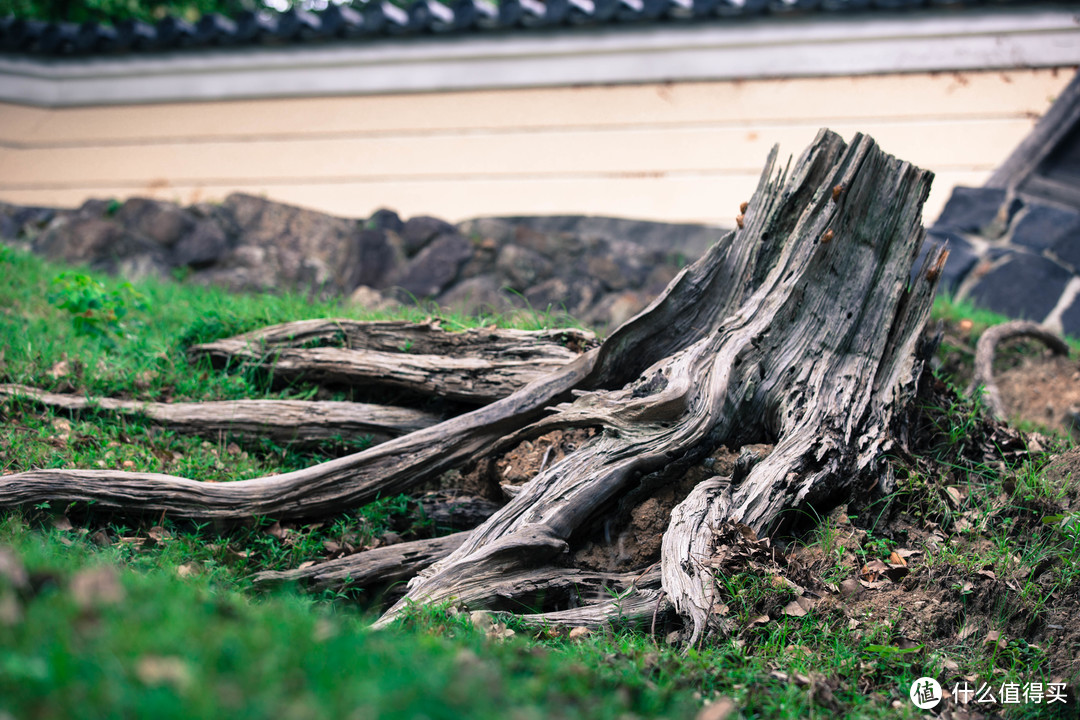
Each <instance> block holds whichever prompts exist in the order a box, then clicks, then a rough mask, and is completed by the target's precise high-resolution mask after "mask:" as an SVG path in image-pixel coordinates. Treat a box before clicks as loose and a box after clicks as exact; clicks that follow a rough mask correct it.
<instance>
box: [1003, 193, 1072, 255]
mask: <svg viewBox="0 0 1080 720" xmlns="http://www.w3.org/2000/svg"><path fill="white" fill-rule="evenodd" d="M1078 235H1080V213H1076V212H1073V211H1071V210H1059V209H1058V208H1052V207H1047V206H1045V205H1029V206H1028V209H1027V212H1025V213H1024V215H1023V217H1021V218H1020V220H1019V221H1017V223H1016V226H1015V227H1014V228H1013V234H1012V242H1013V243H1014V244H1016V245H1023V246H1024V247H1029V248H1032V249H1033V250H1038V251H1040V252H1041V251H1043V250H1048V249H1051V248H1053V247H1055V246H1056V245H1057V244H1058V243H1059V241H1061V240H1063V239H1065V238H1073V239H1074V240H1073V242H1076V240H1077V239H1078V238H1077V236H1078ZM1068 244H1070V243H1065V245H1066V246H1067V245H1068ZM1065 249H1066V252H1068V248H1067V247H1066V248H1065ZM1069 254H1070V255H1075V256H1080V247H1078V248H1076V250H1074V251H1073V252H1072V253H1069ZM1059 257H1062V256H1060V255H1059ZM1069 262H1070V264H1073V265H1074V267H1075V266H1076V265H1075V263H1073V262H1072V261H1069Z"/></svg>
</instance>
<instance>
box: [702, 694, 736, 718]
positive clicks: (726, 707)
mask: <svg viewBox="0 0 1080 720" xmlns="http://www.w3.org/2000/svg"><path fill="white" fill-rule="evenodd" d="M734 710H735V701H734V700H732V699H731V698H729V697H721V698H717V699H716V700H713V701H712V702H711V703H709V704H708V705H706V706H705V707H703V708H701V710H699V711H698V714H697V715H696V716H695V717H694V720H727V718H728V717H730V716H731V713H732V712H734Z"/></svg>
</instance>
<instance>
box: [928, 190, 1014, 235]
mask: <svg viewBox="0 0 1080 720" xmlns="http://www.w3.org/2000/svg"><path fill="white" fill-rule="evenodd" d="M1004 202H1005V191H1004V190H1001V189H998V188H967V187H957V188H956V189H954V190H953V192H952V195H951V196H949V201H948V202H947V203H945V209H944V210H942V211H941V215H940V216H939V217H938V219H937V222H936V223H934V225H935V226H936V227H939V228H941V229H948V230H952V231H954V232H970V233H978V232H980V231H981V230H982V229H983V228H985V227H986V226H988V225H990V224H991V223H992V222H994V220H995V219H997V217H998V210H1000V209H1001V206H1002V204H1003V203H1004Z"/></svg>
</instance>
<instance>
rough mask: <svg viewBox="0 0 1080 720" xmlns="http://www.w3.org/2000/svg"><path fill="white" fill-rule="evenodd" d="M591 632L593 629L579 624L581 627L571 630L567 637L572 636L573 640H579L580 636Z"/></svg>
mask: <svg viewBox="0 0 1080 720" xmlns="http://www.w3.org/2000/svg"><path fill="white" fill-rule="evenodd" d="M591 632H592V631H591V630H589V628H587V627H581V626H579V627H576V628H573V629H572V630H571V631H570V633H569V634H568V635H567V637H568V638H570V639H571V640H577V639H578V638H583V637H585V636H586V635H588V634H590V633H591Z"/></svg>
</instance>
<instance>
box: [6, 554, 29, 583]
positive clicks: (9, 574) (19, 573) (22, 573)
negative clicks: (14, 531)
mask: <svg viewBox="0 0 1080 720" xmlns="http://www.w3.org/2000/svg"><path fill="white" fill-rule="evenodd" d="M0 579H2V580H6V581H7V582H8V584H10V585H11V586H12V587H14V588H15V589H16V590H24V589H26V588H27V587H29V586H30V576H29V575H27V573H26V568H25V567H23V564H22V560H21V559H20V558H19V556H18V555H16V554H15V551H14V550H11V549H9V548H5V547H0Z"/></svg>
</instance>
